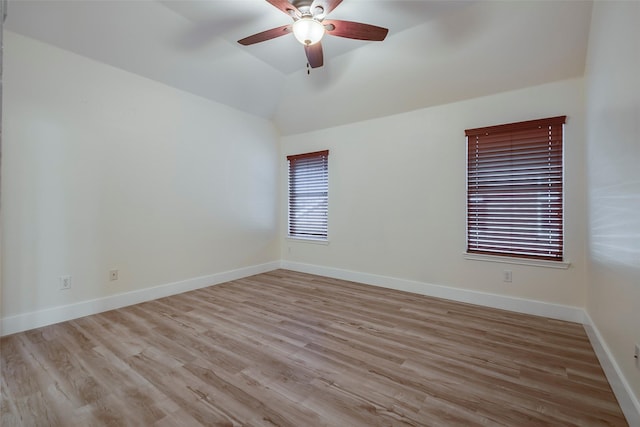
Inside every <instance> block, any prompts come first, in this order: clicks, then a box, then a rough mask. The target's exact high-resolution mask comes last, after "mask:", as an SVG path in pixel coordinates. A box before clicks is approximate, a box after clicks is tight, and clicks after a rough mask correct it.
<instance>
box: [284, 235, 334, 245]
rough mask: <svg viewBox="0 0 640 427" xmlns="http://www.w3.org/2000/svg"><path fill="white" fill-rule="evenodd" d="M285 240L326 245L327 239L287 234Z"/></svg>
mask: <svg viewBox="0 0 640 427" xmlns="http://www.w3.org/2000/svg"><path fill="white" fill-rule="evenodd" d="M287 240H289V241H291V242H300V243H311V244H314V245H328V244H329V240H327V239H312V238H309V237H291V236H287Z"/></svg>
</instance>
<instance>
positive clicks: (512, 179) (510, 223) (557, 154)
mask: <svg viewBox="0 0 640 427" xmlns="http://www.w3.org/2000/svg"><path fill="white" fill-rule="evenodd" d="M564 123H565V116H560V117H552V118H547V119H540V120H531V121H527V122H520V123H512V124H506V125H499V126H491V127H485V128H479V129H467V130H466V131H465V133H466V136H467V252H468V253H476V254H488V255H503V256H513V257H523V258H534V259H545V260H554V261H562V260H563V213H562V205H563V200H562V196H563V161H562V157H563V156H562V145H563V142H562V139H563V125H564Z"/></svg>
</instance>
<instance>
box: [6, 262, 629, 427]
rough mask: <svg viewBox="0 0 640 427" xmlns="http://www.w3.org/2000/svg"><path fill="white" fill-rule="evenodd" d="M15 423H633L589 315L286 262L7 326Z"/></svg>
mask: <svg viewBox="0 0 640 427" xmlns="http://www.w3.org/2000/svg"><path fill="white" fill-rule="evenodd" d="M1 345H2V348H1V350H2V354H1V356H2V365H1V369H2V384H1V385H2V401H1V416H2V418H1V419H0V421H1V422H0V423H1V424H2V426H4V427H9V426H103V425H105V426H201V425H203V426H295V427H305V426H340V427H355V426H475V425H482V426H543V425H548V426H570V425H576V426H599V425H615V426H625V425H627V423H626V422H625V420H624V417H623V415H622V413H621V411H620V407H619V406H618V404H617V402H616V399H615V397H614V395H613V393H612V392H611V389H610V387H609V384H608V383H607V380H606V379H605V377H604V374H603V372H602V369H601V367H600V365H599V364H598V360H597V359H596V356H595V354H594V352H593V350H592V348H591V346H590V345H589V342H588V339H587V337H586V334H585V332H584V329H583V328H582V326H581V325H578V324H574V323H568V322H561V321H556V320H549V319H545V318H541V317H535V316H528V315H521V314H515V313H510V312H506V311H500V310H494V309H487V308H482V307H476V306H473V305H468V304H461V303H455V302H451V301H445V300H439V299H434V298H427V297H423V296H418V295H413V294H409V293H404V292H398V291H393V290H387V289H382V288H376V287H371V286H366V285H360V284H355V283H351V282H345V281H341V280H335V279H327V278H323V277H319V276H312V275H308V274H302V273H294V272H290V271H285V270H277V271H274V272H270V273H265V274H260V275H257V276H253V277H249V278H246V279H242V280H236V281H233V282H229V283H225V284H222V285H218V286H213V287H209V288H206V289H201V290H197V291H193V292H189V293H185V294H182V295H177V296H172V297H168V298H163V299H160V300H156V301H152V302H147V303H144V304H139V305H135V306H131V307H127V308H123V309H119V310H114V311H109V312H106V313H102V314H97V315H93V316H88V317H84V318H81V319H77V320H73V321H69V322H65V323H60V324H57V325H52V326H48V327H44V328H39V329H36V330H32V331H28V332H24V333H20V334H15V335H12V336H8V337H4V338H2V341H1Z"/></svg>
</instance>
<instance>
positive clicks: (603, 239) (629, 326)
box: [586, 2, 640, 412]
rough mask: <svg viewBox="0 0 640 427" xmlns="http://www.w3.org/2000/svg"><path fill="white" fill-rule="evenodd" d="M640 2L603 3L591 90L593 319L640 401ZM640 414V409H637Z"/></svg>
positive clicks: (594, 36)
mask: <svg viewBox="0 0 640 427" xmlns="http://www.w3.org/2000/svg"><path fill="white" fill-rule="evenodd" d="M638 22H640V3H639V2H595V4H594V8H593V16H592V25H591V34H590V39H589V55H588V62H587V73H586V88H587V152H588V161H587V175H588V189H589V191H588V199H589V203H588V213H589V222H588V272H589V274H588V278H589V281H588V283H589V286H588V303H587V312H588V313H589V315H590V316H591V318H592V319H593V322H594V323H595V325H596V327H597V328H598V329H599V331H600V333H601V334H602V337H603V338H604V341H606V344H607V345H608V347H609V349H610V351H611V353H612V355H613V357H614V359H615V361H616V363H617V364H618V366H619V367H620V369H621V371H622V373H623V375H624V377H625V378H626V380H627V382H628V383H629V385H630V386H631V389H632V390H633V393H634V394H635V398H636V404H637V402H638V401H640V361H634V358H633V351H634V344H638V345H640V78H639V77H638V76H640V25H638ZM637 410H638V411H639V412H640V406H639V407H638V408H637Z"/></svg>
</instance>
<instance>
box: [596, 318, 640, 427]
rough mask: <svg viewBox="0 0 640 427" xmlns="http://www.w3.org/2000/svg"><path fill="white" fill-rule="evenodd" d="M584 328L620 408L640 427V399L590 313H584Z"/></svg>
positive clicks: (628, 418) (630, 420) (631, 421)
mask: <svg viewBox="0 0 640 427" xmlns="http://www.w3.org/2000/svg"><path fill="white" fill-rule="evenodd" d="M584 329H585V331H587V335H588V336H589V341H591V346H592V347H593V350H594V351H595V353H596V356H598V360H599V361H600V365H602V370H604V374H605V375H606V376H607V380H609V384H610V385H611V389H613V393H614V394H615V395H616V398H617V399H618V403H619V404H620V408H621V409H622V412H623V413H624V416H625V417H626V418H627V422H628V423H629V425H630V426H637V427H640V401H638V399H637V398H636V397H635V395H634V394H633V391H632V390H631V386H630V385H629V383H628V382H627V380H626V379H625V377H624V375H622V370H621V369H620V366H619V365H618V364H617V363H616V359H615V358H614V357H613V353H611V350H610V349H609V346H608V345H607V343H606V341H605V340H604V339H603V338H602V334H600V331H599V330H598V328H597V326H596V324H595V323H593V320H592V319H591V317H590V316H589V314H588V313H586V312H585V313H584Z"/></svg>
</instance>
